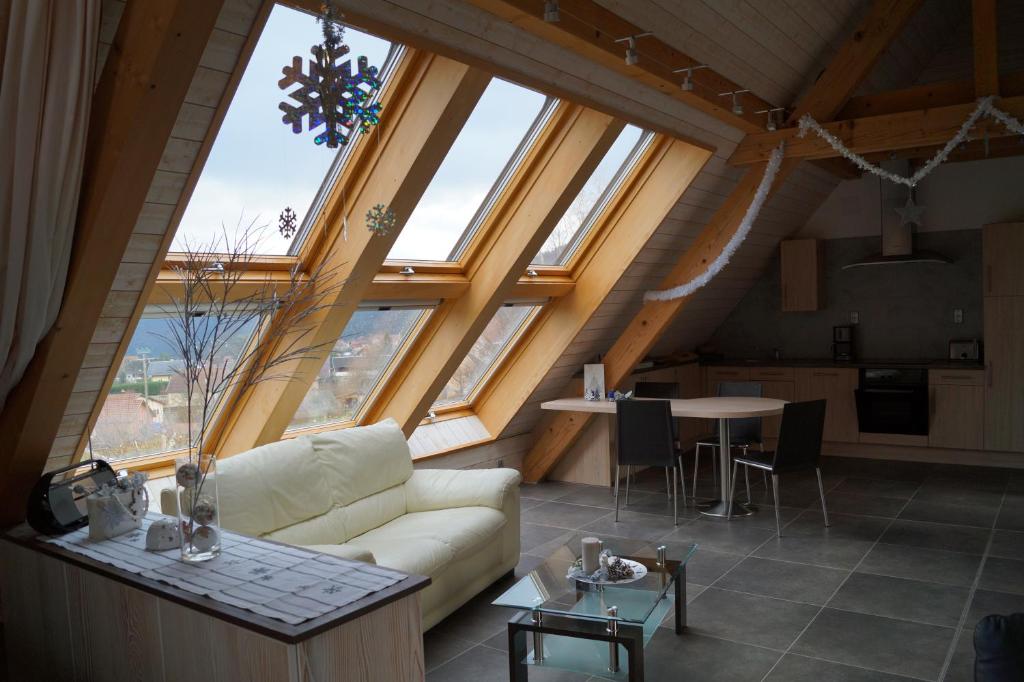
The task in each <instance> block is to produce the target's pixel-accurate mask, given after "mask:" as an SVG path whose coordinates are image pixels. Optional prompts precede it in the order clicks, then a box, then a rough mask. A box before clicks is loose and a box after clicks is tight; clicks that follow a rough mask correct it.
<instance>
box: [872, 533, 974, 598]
mask: <svg viewBox="0 0 1024 682" xmlns="http://www.w3.org/2000/svg"><path fill="white" fill-rule="evenodd" d="M979 564H981V557H980V556H977V555H973V554H962V553H960V552H947V551H944V550H940V549H926V548H922V547H908V546H905V545H889V544H883V543H878V544H877V545H875V546H874V548H873V549H872V550H871V551H870V552H868V555H867V556H866V557H864V561H863V562H862V563H861V565H860V566H858V567H857V571H859V572H863V573H876V574H878V575H889V576H893V577H896V578H911V579H916V580H926V581H929V582H933V583H943V584H946V585H962V586H968V587H969V586H970V585H972V584H973V583H974V578H975V576H976V575H977V573H978V565H979Z"/></svg>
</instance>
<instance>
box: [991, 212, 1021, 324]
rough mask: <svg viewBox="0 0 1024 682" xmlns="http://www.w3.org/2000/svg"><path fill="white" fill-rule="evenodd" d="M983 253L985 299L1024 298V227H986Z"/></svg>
mask: <svg viewBox="0 0 1024 682" xmlns="http://www.w3.org/2000/svg"><path fill="white" fill-rule="evenodd" d="M982 252H983V261H984V265H985V272H984V277H985V281H984V283H983V284H982V286H983V291H984V293H985V296H1024V268H1022V267H1021V258H1022V257H1024V223H997V224H994V225H986V226H985V228H984V231H983V233H982ZM987 340H988V339H986V341H987Z"/></svg>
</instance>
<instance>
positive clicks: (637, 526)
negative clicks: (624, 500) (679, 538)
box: [581, 509, 686, 541]
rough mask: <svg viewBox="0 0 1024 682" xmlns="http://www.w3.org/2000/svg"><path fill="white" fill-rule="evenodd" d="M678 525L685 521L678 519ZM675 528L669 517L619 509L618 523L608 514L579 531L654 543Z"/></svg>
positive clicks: (599, 535) (613, 516) (601, 536)
mask: <svg viewBox="0 0 1024 682" xmlns="http://www.w3.org/2000/svg"><path fill="white" fill-rule="evenodd" d="M680 523H686V521H685V520H683V519H680ZM677 528H678V526H676V525H675V524H673V522H672V517H671V516H661V515H660V514H640V513H638V512H632V511H623V510H621V509H620V510H619V520H618V521H616V520H615V515H614V514H608V515H607V516H605V517H603V518H600V519H598V520H597V521H594V522H593V523H588V524H587V525H585V526H583V528H582V529H581V530H582V531H584V532H586V533H589V534H591V535H594V536H596V537H599V538H603V537H605V536H607V535H614V536H618V537H622V538H632V539H636V540H647V541H654V540H658V539H660V538H663V537H665V536H666V535H668V534H669V533H671V532H672V531H674V530H676V529H677Z"/></svg>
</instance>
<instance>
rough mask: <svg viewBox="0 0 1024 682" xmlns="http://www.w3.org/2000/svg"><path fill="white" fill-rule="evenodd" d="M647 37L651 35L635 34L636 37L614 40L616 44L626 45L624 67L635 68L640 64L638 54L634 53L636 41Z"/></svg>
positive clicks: (648, 33) (648, 32)
mask: <svg viewBox="0 0 1024 682" xmlns="http://www.w3.org/2000/svg"><path fill="white" fill-rule="evenodd" d="M649 35H653V34H652V33H651V32H650V31H647V32H646V33H637V34H636V35H632V36H626V37H625V38H617V39H616V40H615V42H617V43H626V66H636V65H637V64H639V63H640V53H638V52H637V51H636V39H637V38H646V37H647V36H649Z"/></svg>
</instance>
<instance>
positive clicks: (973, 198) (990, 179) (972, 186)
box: [799, 156, 1024, 239]
mask: <svg viewBox="0 0 1024 682" xmlns="http://www.w3.org/2000/svg"><path fill="white" fill-rule="evenodd" d="M1022 180H1024V156H1014V157H1007V158H1001V159H984V160H981V161H965V162H962V163H948V164H945V165H943V166H939V167H938V168H937V169H936V170H935V171H934V172H933V173H932V174H931V175H929V176H928V177H927V178H925V179H924V180H923V181H922V182H921V184H920V185H918V188H917V194H916V201H917V203H918V204H921V205H923V206H924V207H925V212H924V216H923V222H924V224H923V225H922V226H921V228H920V231H922V232H939V231H945V230H966V229H979V228H980V227H981V226H982V225H985V224H987V223H998V222H1008V221H1018V220H1024V191H1021V189H1022ZM885 184H886V187H885V188H884V194H885V196H886V201H885V208H884V209H882V210H880V207H879V198H878V197H879V179H878V178H877V177H875V176H874V175H870V174H865V175H864V176H863V177H861V178H858V179H856V180H844V181H843V182H841V183H840V184H839V186H838V187H836V189H835V191H833V192H832V194H831V195H830V196H829V197H828V198H827V199H826V200H825V201H824V202H823V203H822V204H821V205H820V206H819V207H818V209H817V210H816V211H815V212H814V214H813V215H812V216H811V218H810V220H808V221H807V224H806V225H805V226H804V227H803V229H802V230H801V231H800V234H799V236H801V237H816V238H819V239H839V238H842V237H864V236H869V235H880V234H881V223H880V222H879V220H880V217H881V216H882V215H884V216H885V219H886V220H894V219H895V218H896V214H895V212H894V211H893V210H892V209H893V207H895V206H896V205H902V204H903V203H904V202H905V201H906V192H905V191H904V190H903V188H901V187H898V186H893V185H891V184H890V183H885Z"/></svg>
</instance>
